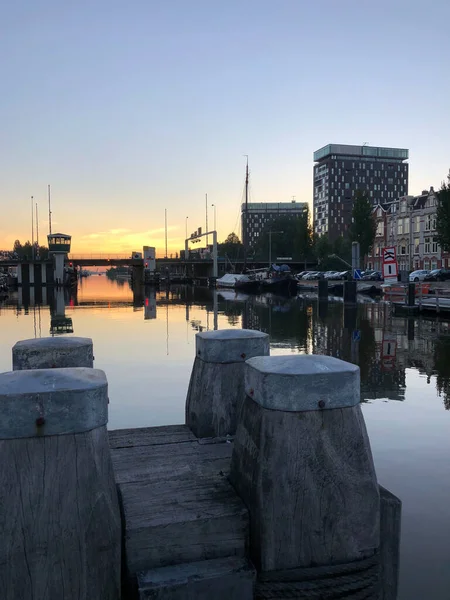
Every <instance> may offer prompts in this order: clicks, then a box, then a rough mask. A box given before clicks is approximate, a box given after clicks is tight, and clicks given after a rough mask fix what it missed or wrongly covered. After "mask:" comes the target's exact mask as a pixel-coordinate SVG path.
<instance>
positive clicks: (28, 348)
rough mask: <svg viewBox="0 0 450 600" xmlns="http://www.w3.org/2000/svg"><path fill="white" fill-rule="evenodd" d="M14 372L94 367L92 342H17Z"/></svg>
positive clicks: (78, 339)
mask: <svg viewBox="0 0 450 600" xmlns="http://www.w3.org/2000/svg"><path fill="white" fill-rule="evenodd" d="M12 362H13V370H14V371H20V370H28V369H55V368H58V369H62V368H65V367H88V368H92V367H93V366H94V355H93V347H92V340H91V339H90V338H81V337H44V338H36V339H30V340H22V341H20V342H17V344H15V346H14V347H13V349H12Z"/></svg>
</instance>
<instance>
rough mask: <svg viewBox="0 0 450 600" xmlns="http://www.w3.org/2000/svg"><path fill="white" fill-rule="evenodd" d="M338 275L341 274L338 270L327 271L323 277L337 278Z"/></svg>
mask: <svg viewBox="0 0 450 600" xmlns="http://www.w3.org/2000/svg"><path fill="white" fill-rule="evenodd" d="M338 275H339V273H338V272H336V271H327V272H326V273H324V274H323V278H324V279H328V280H331V279H336V278H337V276H338Z"/></svg>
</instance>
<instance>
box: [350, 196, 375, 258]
mask: <svg viewBox="0 0 450 600" xmlns="http://www.w3.org/2000/svg"><path fill="white" fill-rule="evenodd" d="M376 230H377V225H376V222H375V219H374V216H373V205H372V202H371V201H370V198H369V196H368V194H367V192H365V191H361V190H357V191H356V193H355V197H354V201H353V210H352V224H351V226H350V240H351V241H352V242H359V247H360V255H361V258H363V257H364V256H366V254H368V253H369V252H370V250H371V249H372V246H373V242H374V239H375V233H376Z"/></svg>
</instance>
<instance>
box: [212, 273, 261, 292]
mask: <svg viewBox="0 0 450 600" xmlns="http://www.w3.org/2000/svg"><path fill="white" fill-rule="evenodd" d="M216 286H217V287H218V288H231V289H234V290H236V291H240V292H251V291H258V290H259V281H258V280H257V279H253V278H252V277H250V276H249V275H245V274H244V273H239V274H238V273H225V275H224V276H223V277H221V278H220V279H218V280H217V281H216Z"/></svg>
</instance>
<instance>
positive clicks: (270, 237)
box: [269, 231, 284, 269]
mask: <svg viewBox="0 0 450 600" xmlns="http://www.w3.org/2000/svg"><path fill="white" fill-rule="evenodd" d="M273 233H284V231H269V269H270V267H271V265H272V234H273Z"/></svg>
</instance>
